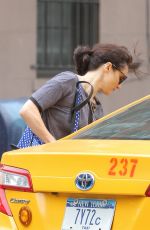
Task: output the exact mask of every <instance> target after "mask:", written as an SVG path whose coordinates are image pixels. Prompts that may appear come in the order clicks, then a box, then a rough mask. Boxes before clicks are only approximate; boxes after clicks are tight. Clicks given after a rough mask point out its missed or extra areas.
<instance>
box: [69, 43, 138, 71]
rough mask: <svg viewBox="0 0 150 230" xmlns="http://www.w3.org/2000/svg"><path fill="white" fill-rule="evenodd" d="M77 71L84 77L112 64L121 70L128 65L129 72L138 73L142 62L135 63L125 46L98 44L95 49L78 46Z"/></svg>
mask: <svg viewBox="0 0 150 230" xmlns="http://www.w3.org/2000/svg"><path fill="white" fill-rule="evenodd" d="M73 59H74V63H75V68H76V71H77V73H78V74H79V75H84V74H86V73H87V72H88V71H90V70H95V69H97V68H98V67H99V66H101V65H102V64H105V63H106V62H111V63H112V64H114V65H115V66H116V67H117V68H119V69H121V68H123V67H124V66H125V65H128V67H129V71H132V72H136V70H137V69H138V67H139V66H140V64H141V63H140V62H139V61H136V62H133V57H132V55H131V54H130V52H129V50H128V49H127V48H126V47H125V46H119V45H114V44H96V45H94V46H93V48H90V47H88V46H78V47H77V48H76V49H75V50H74V55H73Z"/></svg>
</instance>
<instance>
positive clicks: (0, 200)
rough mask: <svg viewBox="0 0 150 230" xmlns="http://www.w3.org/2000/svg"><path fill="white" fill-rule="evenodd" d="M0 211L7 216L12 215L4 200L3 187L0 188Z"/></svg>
mask: <svg viewBox="0 0 150 230" xmlns="http://www.w3.org/2000/svg"><path fill="white" fill-rule="evenodd" d="M0 212H2V213H4V214H6V215H8V216H12V214H11V211H10V208H9V206H8V203H7V200H6V196H5V191H4V189H1V188H0Z"/></svg>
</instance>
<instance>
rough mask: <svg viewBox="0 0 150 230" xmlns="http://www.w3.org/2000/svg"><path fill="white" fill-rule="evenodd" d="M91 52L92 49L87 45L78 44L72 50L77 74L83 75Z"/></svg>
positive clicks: (86, 69)
mask: <svg viewBox="0 0 150 230" xmlns="http://www.w3.org/2000/svg"><path fill="white" fill-rule="evenodd" d="M91 54H92V51H91V49H90V48H89V47H88V46H78V47H77V48H76V49H75V50H74V55H73V59H74V63H75V67H76V71H77V73H78V74H79V75H84V74H85V73H86V72H87V71H88V66H89V63H90V56H91Z"/></svg>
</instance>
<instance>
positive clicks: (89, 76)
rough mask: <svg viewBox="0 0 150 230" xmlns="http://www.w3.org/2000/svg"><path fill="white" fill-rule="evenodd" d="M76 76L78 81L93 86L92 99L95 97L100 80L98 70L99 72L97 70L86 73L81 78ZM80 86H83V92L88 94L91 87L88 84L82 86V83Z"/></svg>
mask: <svg viewBox="0 0 150 230" xmlns="http://www.w3.org/2000/svg"><path fill="white" fill-rule="evenodd" d="M77 76H78V79H79V81H87V82H89V83H90V84H91V85H92V86H93V88H94V92H93V96H92V98H93V97H95V96H96V94H97V93H98V91H99V85H98V84H100V78H101V72H100V70H99V71H97V70H95V71H88V72H87V73H86V74H85V75H83V76H80V75H77ZM82 86H83V88H84V90H85V91H86V92H87V93H88V94H89V93H90V90H91V87H90V86H89V85H88V84H84V83H83V85H82Z"/></svg>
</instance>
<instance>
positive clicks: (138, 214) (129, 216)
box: [6, 191, 150, 230]
mask: <svg viewBox="0 0 150 230" xmlns="http://www.w3.org/2000/svg"><path fill="white" fill-rule="evenodd" d="M6 196H7V200H8V201H9V206H10V208H11V209H12V210H13V217H14V219H15V222H16V223H17V226H18V229H21V230H24V229H29V230H30V229H31V230H34V229H37V226H38V229H39V230H60V229H61V226H62V222H63V218H64V210H65V205H66V201H67V198H68V197H74V198H91V195H90V194H87V193H84V194H83V193H82V194H73V193H68V194H66V193H54V194H52V193H34V194H33V193H25V192H17V191H16V192H14V191H7V192H6ZM12 197H15V198H16V199H17V198H18V199H26V200H30V203H29V204H28V207H29V208H30V210H31V212H32V222H31V224H30V225H29V226H28V227H24V226H23V225H22V224H21V223H20V221H19V211H20V209H21V208H22V207H24V205H22V204H18V203H11V202H10V200H11V199H12ZM92 198H97V199H112V198H113V199H114V200H116V201H117V205H116V210H115V217H114V221H113V227H112V230H114V229H115V230H120V229H121V230H130V229H132V230H141V229H144V230H148V229H149V227H150V218H149V207H150V198H149V197H141V196H134V197H133V196H119V195H117V196H115V195H111V196H110V195H108V196H106V195H96V194H93V195H92ZM37 210H38V211H37ZM120 220H121V221H120Z"/></svg>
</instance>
